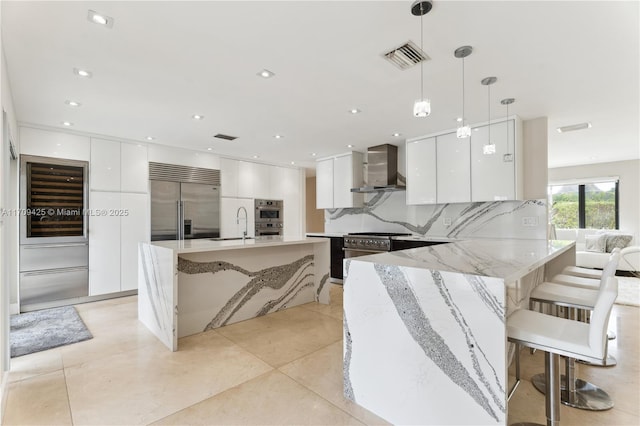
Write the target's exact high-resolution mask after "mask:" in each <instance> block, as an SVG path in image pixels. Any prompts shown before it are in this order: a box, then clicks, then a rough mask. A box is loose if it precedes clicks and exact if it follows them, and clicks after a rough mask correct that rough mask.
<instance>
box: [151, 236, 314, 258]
mask: <svg viewBox="0 0 640 426" xmlns="http://www.w3.org/2000/svg"><path fill="white" fill-rule="evenodd" d="M320 241H321V240H320ZM318 242H319V239H318V238H307V237H303V236H284V237H283V236H264V237H256V238H247V239H245V240H244V241H243V240H242V238H239V239H229V240H224V239H215V238H213V239H206V238H203V239H196V240H167V241H152V242H151V245H154V246H157V247H162V248H168V249H171V250H173V251H175V252H176V253H177V254H183V253H200V252H205V251H220V250H241V249H248V248H257V247H273V246H286V245H296V244H314V243H318Z"/></svg>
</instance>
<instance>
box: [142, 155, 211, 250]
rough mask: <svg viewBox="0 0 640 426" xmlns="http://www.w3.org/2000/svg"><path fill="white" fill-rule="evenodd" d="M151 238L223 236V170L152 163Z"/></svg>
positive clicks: (150, 169) (171, 238)
mask: <svg viewBox="0 0 640 426" xmlns="http://www.w3.org/2000/svg"><path fill="white" fill-rule="evenodd" d="M149 179H150V180H151V241H158V240H183V239H195V238H219V237H220V170H215V169H203V168H198V167H187V166H179V165H173V164H163V163H154V162H150V163H149Z"/></svg>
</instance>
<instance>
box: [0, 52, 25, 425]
mask: <svg viewBox="0 0 640 426" xmlns="http://www.w3.org/2000/svg"><path fill="white" fill-rule="evenodd" d="M0 45H1V40H0ZM0 80H1V83H0V102H1V103H2V110H3V111H5V112H6V122H5V120H4V118H3V117H4V116H5V114H0V125H1V126H0V128H2V129H3V131H2V132H0V138H1V140H0V193H1V194H2V195H1V196H0V209H12V208H16V207H17V190H16V187H17V176H18V175H17V171H18V168H17V162H15V161H11V160H10V158H9V141H8V135H9V134H10V135H11V139H12V140H13V142H14V144H15V146H16V149H19V146H20V145H19V140H18V127H17V123H16V118H15V110H14V106H13V97H12V94H11V88H10V84H9V76H8V74H7V67H6V59H5V56H4V50H2V51H0ZM17 238H18V227H17V217H15V216H0V324H1V329H0V421H1V420H2V416H3V414H4V407H5V404H6V395H7V392H6V391H7V381H8V374H9V362H10V357H9V302H10V292H9V288H13V287H14V286H15V283H17V271H18V261H17V259H18V254H17V246H18V245H17Z"/></svg>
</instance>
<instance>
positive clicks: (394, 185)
mask: <svg viewBox="0 0 640 426" xmlns="http://www.w3.org/2000/svg"><path fill="white" fill-rule="evenodd" d="M398 177H399V175H398V147H397V146H395V145H390V144H384V145H377V146H372V147H369V148H368V149H367V186H363V187H360V188H351V192H361V193H362V192H364V193H369V192H391V191H404V190H406V189H407V188H406V186H404V185H403V184H401V183H400V182H399V179H398Z"/></svg>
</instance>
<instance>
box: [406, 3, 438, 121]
mask: <svg viewBox="0 0 640 426" xmlns="http://www.w3.org/2000/svg"><path fill="white" fill-rule="evenodd" d="M432 7H433V5H432V4H431V1H425V0H416V1H414V2H413V4H412V5H411V14H412V15H413V16H420V50H421V51H423V52H424V49H423V48H422V43H423V39H424V37H423V35H422V24H423V22H422V21H423V20H424V18H423V16H424V15H426V14H427V13H429V11H430V10H431V8H432ZM429 114H431V101H430V100H429V99H425V98H424V60H421V61H420V99H418V100H417V101H415V103H414V104H413V115H414V116H415V117H427V116H428V115H429Z"/></svg>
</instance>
